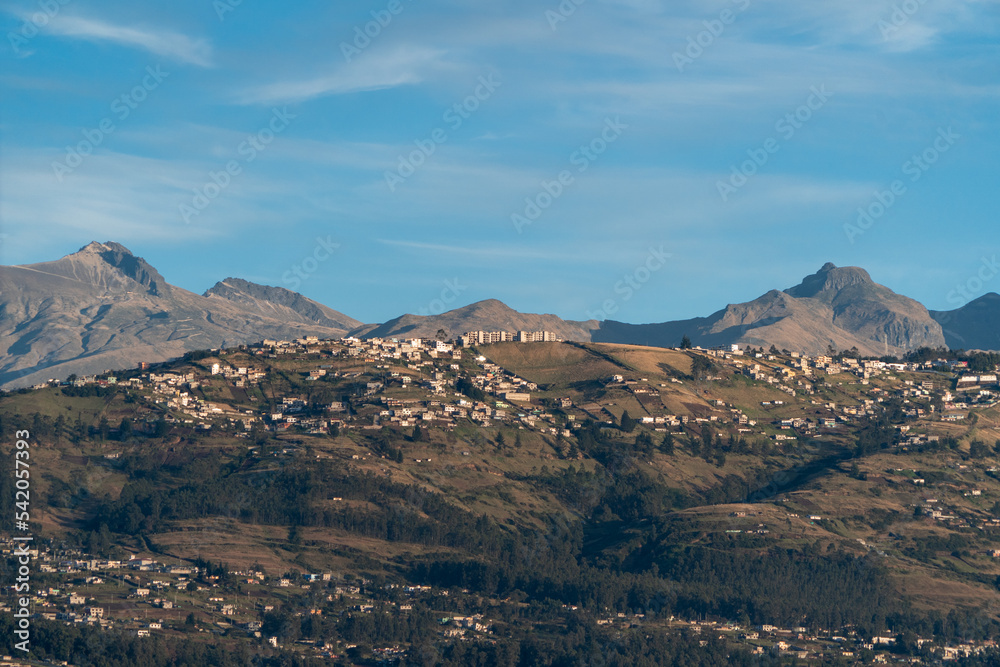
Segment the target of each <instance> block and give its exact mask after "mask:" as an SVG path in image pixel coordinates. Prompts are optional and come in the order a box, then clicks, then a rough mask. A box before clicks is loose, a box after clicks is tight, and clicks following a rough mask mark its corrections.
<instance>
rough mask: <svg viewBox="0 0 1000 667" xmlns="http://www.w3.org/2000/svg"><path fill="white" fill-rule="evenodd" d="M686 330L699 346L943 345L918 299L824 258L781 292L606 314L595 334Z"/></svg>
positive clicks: (624, 339) (679, 333)
mask: <svg viewBox="0 0 1000 667" xmlns="http://www.w3.org/2000/svg"><path fill="white" fill-rule="evenodd" d="M685 335H687V336H689V337H690V338H691V340H692V342H693V343H694V344H695V345H701V346H704V347H711V346H716V345H728V344H732V343H738V344H741V345H753V346H764V347H767V346H770V345H775V346H777V347H778V348H787V349H789V350H794V351H798V352H804V353H810V354H820V353H823V352H824V351H826V349H827V348H828V346H831V345H832V346H833V347H834V348H836V349H837V350H843V349H850V348H851V347H857V348H858V350H859V351H861V352H862V353H865V354H869V355H883V354H902V353H905V352H906V351H908V350H911V349H914V348H917V347H921V346H929V347H940V346H943V345H944V344H945V339H944V335H943V334H942V332H941V327H940V326H939V325H938V324H937V322H935V321H934V320H933V319H932V318H931V317H930V314H929V313H928V312H927V309H926V308H924V307H923V306H922V305H920V304H919V303H918V302H916V301H914V300H913V299H909V298H907V297H904V296H901V295H899V294H896V293H895V292H893V291H892V290H890V289H889V288H888V287H884V286H882V285H879V284H878V283H876V282H874V281H873V280H872V279H871V277H870V276H869V275H868V273H867V272H866V271H865V270H864V269H860V268H857V267H846V268H837V267H836V266H834V265H833V264H829V263H828V264H826V265H824V266H823V267H822V268H821V269H820V270H819V271H818V272H816V273H815V274H813V275H811V276H808V277H806V278H805V279H804V280H803V281H802V282H801V283H800V284H799V285H796V286H795V287H792V288H789V289H787V290H785V291H784V292H779V291H777V290H772V291H770V292H768V293H767V294H765V295H763V296H761V297H760V298H758V299H755V300H753V301H750V302H747V303H741V304H732V305H729V306H726V308H724V309H723V310H720V311H718V312H716V313H713V314H712V315H710V316H708V317H704V318H695V319H691V320H680V321H674V322H664V323H662V324H643V325H633V324H625V323H622V322H614V321H606V322H603V323H602V325H601V328H600V330H599V331H597V332H595V333H594V336H593V340H594V341H596V342H609V343H633V344H637V345H658V346H676V345H678V344H679V343H680V341H681V338H682V337H683V336H685Z"/></svg>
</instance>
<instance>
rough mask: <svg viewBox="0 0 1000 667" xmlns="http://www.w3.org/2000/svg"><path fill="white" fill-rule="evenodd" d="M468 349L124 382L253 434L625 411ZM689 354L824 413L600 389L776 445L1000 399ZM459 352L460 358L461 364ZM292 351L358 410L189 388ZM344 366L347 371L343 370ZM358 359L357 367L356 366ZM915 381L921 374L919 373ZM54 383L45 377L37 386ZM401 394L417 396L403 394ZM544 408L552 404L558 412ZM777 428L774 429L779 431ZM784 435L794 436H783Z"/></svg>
mask: <svg viewBox="0 0 1000 667" xmlns="http://www.w3.org/2000/svg"><path fill="white" fill-rule="evenodd" d="M531 336H532V334H531V332H517V333H510V332H494V333H493V335H492V337H491V335H490V333H489V332H475V333H473V334H465V335H464V336H462V337H461V339H460V340H463V341H468V340H470V339H473V338H476V339H478V340H481V341H486V342H484V343H478V344H477V345H480V346H485V345H489V344H490V343H498V342H505V341H526V342H527V341H532V340H537V341H539V342H541V341H549V340H550V339H551V334H548V332H544V333H543V332H539V334H538V338H537V339H533V338H532V337H531ZM476 349H478V348H476ZM469 350H470V348H469V347H466V346H461V345H459V344H457V342H444V341H440V340H428V339H419V338H417V339H409V340H395V339H393V340H382V339H378V338H373V339H368V340H358V339H355V338H345V339H340V340H319V339H318V338H316V337H306V338H301V339H297V340H293V341H277V340H265V341H262V343H261V344H259V345H257V346H241V347H240V348H239V349H235V350H224V351H218V350H216V351H215V352H216V353H217V354H218V359H219V360H218V361H216V362H213V363H212V364H211V365H210V366H208V367H207V368H206V369H204V370H203V371H202V372H198V371H196V370H191V371H189V372H185V373H177V372H171V371H164V372H156V371H151V372H148V373H142V374H139V375H135V376H134V377H131V378H128V379H123V380H122V381H121V384H122V385H124V386H127V387H130V388H133V389H137V390H146V391H149V392H150V394H151V396H152V397H153V398H154V401H155V402H156V403H157V404H158V405H160V406H161V407H164V408H166V410H167V411H168V413H169V414H168V416H167V417H166V419H167V421H171V420H173V419H176V420H179V421H181V422H183V423H187V424H192V425H195V426H196V427H198V428H202V429H210V428H212V426H213V424H214V425H216V426H219V425H221V424H225V423H229V424H236V425H240V426H242V428H243V429H244V430H245V431H249V430H250V428H251V427H252V425H253V424H254V423H260V424H263V425H265V426H266V427H267V428H269V429H271V430H278V431H281V430H289V429H292V430H305V431H307V432H310V433H328V432H329V431H330V429H332V428H336V429H351V428H356V429H362V430H377V429H380V428H382V427H383V426H385V425H392V426H398V427H404V428H407V427H413V426H415V425H418V424H422V425H425V426H434V427H438V428H445V429H453V428H454V427H455V425H456V423H458V422H459V421H460V420H469V421H471V422H472V423H474V424H476V425H479V426H482V427H490V426H496V425H498V424H502V425H505V426H514V427H517V428H526V429H532V430H538V431H542V432H546V433H549V434H552V435H558V434H562V435H563V436H564V437H570V435H571V429H572V427H573V424H574V422H576V423H581V422H582V421H583V420H586V419H592V420H595V421H599V422H609V423H611V422H613V421H615V420H617V419H618V417H620V415H617V416H616V415H615V414H613V413H612V412H610V411H609V410H607V408H606V407H604V406H601V405H598V404H595V403H584V404H580V403H579V402H576V403H575V402H574V401H573V399H572V398H570V397H568V396H565V397H564V396H557V397H554V398H552V397H549V396H548V394H549V392H543V393H542V394H541V395H540V394H539V393H538V392H539V386H538V384H537V383H535V382H531V381H530V380H527V379H525V378H521V377H518V376H517V375H515V374H514V373H512V372H510V371H508V370H506V369H504V368H502V367H501V366H500V365H498V364H496V363H493V362H491V361H490V360H489V357H488V356H486V354H488V352H489V348H488V347H484V349H483V350H482V352H483V353H485V354H481V353H479V352H470V351H469ZM692 352H693V353H696V354H699V355H704V356H705V357H707V358H710V359H713V360H716V361H717V362H718V363H720V364H721V365H723V366H725V367H727V368H729V369H731V371H732V372H734V373H738V374H741V375H743V376H745V377H747V378H750V379H752V380H754V381H755V382H760V383H765V384H766V385H767V386H770V387H772V388H774V389H777V390H779V391H781V392H783V393H785V394H787V395H788V396H789V397H790V399H795V398H796V397H798V398H800V399H803V401H804V402H808V403H809V404H810V405H815V406H819V410H817V411H816V412H818V413H819V414H820V415H821V416H816V417H807V418H790V419H772V420H768V421H765V420H755V419H751V418H750V416H748V415H747V414H746V412H745V411H744V410H742V409H741V408H740V407H737V406H731V405H728V404H726V403H725V402H724V401H721V400H713V401H711V406H712V408H713V409H712V410H711V414H708V415H707V416H704V417H702V416H693V415H690V414H669V413H667V412H666V411H665V408H664V405H663V403H662V402H660V401H659V400H658V399H659V397H660V393H661V391H662V390H663V389H664V388H665V387H667V386H668V384H667V383H664V382H651V381H650V380H649V379H648V378H645V377H640V376H639V375H638V374H635V373H631V374H628V373H626V372H623V373H615V374H612V375H609V376H607V377H606V378H603V380H604V383H605V384H606V386H607V387H609V388H617V389H621V390H623V391H625V392H627V393H628V394H630V395H631V396H633V397H634V398H635V399H636V402H637V403H639V404H640V405H641V408H642V414H637V415H632V416H633V417H634V418H636V419H637V420H638V421H639V422H640V423H642V424H646V425H651V426H653V428H654V430H656V431H660V432H666V431H668V430H671V429H674V430H676V429H678V428H681V427H682V426H684V425H685V424H687V423H688V422H689V421H692V420H693V421H694V422H696V423H704V422H713V423H717V424H719V425H729V424H735V425H736V426H737V431H738V432H740V433H742V434H745V435H746V436H748V437H749V436H761V437H767V438H770V439H771V440H776V441H784V440H789V439H794V438H795V437H797V435H813V434H816V433H822V432H823V431H830V430H836V429H838V428H840V427H842V426H844V425H848V424H852V423H856V422H857V421H858V420H860V419H862V418H865V417H869V416H872V415H874V414H875V413H876V412H877V407H878V405H879V404H880V403H882V402H884V401H885V400H887V399H890V398H898V399H900V400H902V402H903V403H904V404H905V405H906V406H907V407H906V408H905V412H906V414H907V416H911V417H920V418H934V419H938V420H944V421H951V422H955V421H961V420H964V419H965V418H966V417H967V415H968V410H969V409H970V407H972V406H977V407H984V406H985V407H990V406H992V405H995V404H996V402H997V397H998V396H1000V384H998V378H997V374H996V373H995V372H994V373H984V374H981V375H972V374H968V373H964V372H963V369H964V368H965V366H966V365H967V362H961V361H945V360H937V361H927V362H923V363H887V362H883V361H879V360H874V359H856V358H851V357H844V358H841V359H840V360H838V361H835V360H834V358H833V357H831V356H825V355H823V356H816V357H809V356H805V355H800V354H798V353H795V352H791V353H788V354H787V355H782V354H780V353H777V354H776V353H770V352H763V351H752V352H747V351H744V350H741V349H740V348H739V347H738V346H736V345H733V346H729V347H727V348H725V349H710V350H702V349H701V348H695V349H694V350H692ZM463 353H464V355H465V357H464V359H465V360H466V363H462V362H463ZM234 357H238V358H239V361H236V362H235V363H227V361H226V360H227V359H230V358H234ZM298 358H301V359H303V360H312V359H315V360H316V362H315V363H313V364H312V365H309V366H308V368H304V369H303V370H300V371H299V375H300V376H301V378H302V379H303V380H305V381H309V382H317V381H319V382H323V381H326V382H330V381H334V382H337V383H338V385H339V386H346V387H348V388H349V389H350V390H351V391H352V393H356V394H357V395H358V396H359V397H361V400H360V402H359V407H357V409H355V410H349V409H348V406H347V405H346V404H345V403H344V402H342V401H332V402H330V403H329V404H325V405H322V406H316V405H309V404H308V403H307V401H306V399H305V396H282V397H281V403H280V405H275V409H274V410H273V411H267V410H264V409H262V408H258V409H246V407H245V406H246V405H247V403H248V402H249V401H248V400H241V401H238V402H223V401H219V400H206V399H203V398H200V397H199V396H198V392H192V391H190V390H197V389H199V388H201V387H203V386H211V385H213V384H218V383H225V384H226V385H227V386H229V387H231V388H232V389H233V390H236V392H235V393H234V394H233V396H234V398H235V397H244V396H246V395H247V394H246V389H247V388H251V387H259V386H260V385H261V383H266V382H267V381H268V373H267V370H266V369H265V367H264V365H263V364H257V365H255V364H254V363H253V361H254V360H255V359H256V360H280V359H298ZM244 363H245V365H243V364H244ZM345 364H347V365H350V366H352V368H350V369H343V370H342V369H340V368H339V366H344V365H345ZM358 365H363V367H364V368H363V369H362V370H358V369H356V368H354V366H358ZM938 371H947V372H949V373H955V374H957V377H955V378H953V379H950V380H949V381H942V379H941V375H940V373H939V372H938ZM897 374H906V375H907V376H909V379H904V380H902V381H900V382H899V383H898V386H897V387H895V388H893V389H892V390H887V389H884V388H882V387H879V386H878V385H877V384H875V383H874V381H875V380H877V379H879V378H883V379H884V378H890V379H896V375H897ZM922 376H926V377H927V378H928V379H921V378H922ZM833 377H836V378H837V383H838V384H843V383H844V382H845V380H846V381H847V382H849V383H851V384H856V385H858V387H859V388H861V393H862V394H866V396H864V397H863V398H862V400H861V401H860V402H858V403H855V404H840V405H838V404H837V403H835V402H820V401H816V400H815V399H814V398H809V397H814V396H815V395H816V393H817V388H818V387H820V386H821V385H822V384H824V383H826V382H828V380H827V378H833ZM841 378H843V379H841ZM118 382H119V379H118V378H117V377H116V376H115V375H114V374H112V373H111V372H109V373H107V374H105V375H102V376H86V377H81V378H72V379H71V380H70V381H69V382H68V384H70V385H72V386H75V387H85V386H102V387H105V386H109V385H115V384H117V383H118ZM462 382H466V383H469V385H470V386H472V387H475V388H476V389H478V390H480V391H481V392H482V393H483V395H484V398H483V399H482V400H475V399H473V398H470V397H469V396H467V395H465V394H463V393H457V392H456V391H455V389H456V386H457V385H458V384H460V383H462ZM670 382H671V383H674V384H678V385H681V384H683V381H682V380H679V379H677V378H670ZM362 383H363V386H362ZM59 384H60V383H59V382H58V381H55V380H52V381H50V382H49V383H45V384H41V385H37V386H36V387H35V388H36V389H39V388H43V387H47V386H58V385H59ZM239 390H243V391H242V392H240V391H239ZM407 390H412V391H410V392H409V393H414V394H419V395H418V396H415V397H409V396H407ZM250 400H252V399H250ZM786 402H787V401H785V400H772V401H762V402H761V403H760V405H761V407H763V408H765V409H774V408H780V407H782V406H784V405H785V404H786ZM546 408H558V412H559V413H560V414H559V416H558V417H557V416H556V415H555V414H553V411H552V410H551V409H546ZM775 429H777V430H778V431H781V432H778V433H776V432H775ZM788 431H791V432H792V434H787V433H784V432H788ZM907 442H908V444H917V443H919V442H920V436H919V435H912V436H909V437H908V438H907Z"/></svg>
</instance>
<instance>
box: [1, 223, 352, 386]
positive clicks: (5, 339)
mask: <svg viewBox="0 0 1000 667" xmlns="http://www.w3.org/2000/svg"><path fill="white" fill-rule="evenodd" d="M274 289H280V288H274ZM220 291H221V290H220ZM286 291H287V290H286ZM296 296H298V295H296ZM300 298H301V299H302V301H300V300H296V299H291V303H292V304H293V305H292V306H288V305H283V304H280V303H279V304H277V305H276V308H277V309H278V310H277V313H276V314H275V315H268V314H266V313H265V312H264V309H263V308H262V307H261V304H258V306H257V307H256V308H250V307H247V306H246V305H245V304H241V303H239V300H238V299H235V300H233V299H230V298H226V297H225V296H222V295H219V294H215V295H213V296H211V297H206V296H201V295H198V294H194V293H193V292H189V291H187V290H184V289H181V288H179V287H176V286H173V285H170V284H169V283H167V282H166V280H164V278H163V277H162V276H161V275H160V274H159V272H158V271H156V269H154V268H153V267H152V266H150V265H149V264H148V263H147V262H146V261H145V260H143V259H142V258H141V257H137V256H135V255H134V254H133V253H132V252H130V251H129V250H128V248H126V247H125V246H122V245H120V244H117V243H113V242H108V243H97V242H94V243H90V244H88V245H87V246H84V247H83V248H81V249H80V250H79V251H77V252H75V253H72V254H70V255H67V256H65V257H63V258H62V259H59V260H56V261H53V262H42V263H39V264H32V265H25V266H3V267H0V385H4V386H7V387H19V386H26V385H30V384H34V383H37V382H41V381H44V380H46V379H48V378H50V377H56V378H65V377H67V376H68V375H70V374H73V373H76V374H87V373H95V372H100V371H103V370H105V369H120V368H133V367H135V366H136V364H138V363H139V362H140V361H148V362H158V361H165V360H167V359H171V358H175V357H178V356H181V355H183V354H184V353H185V352H188V351H190V350H195V349H204V348H214V347H222V346H230V345H237V344H240V343H250V342H256V341H259V340H261V339H262V338H294V337H299V336H304V335H308V334H315V335H320V336H324V337H331V338H335V337H340V336H344V335H346V334H347V332H348V328H349V326H353V325H356V324H357V321H356V320H352V319H351V318H347V317H346V316H340V314H339V313H336V311H332V310H330V309H328V308H326V307H325V306H321V305H320V304H316V303H315V302H309V300H308V299H305V298H304V297H300ZM307 302H308V303H307ZM310 309H315V310H316V312H317V313H319V315H321V316H322V319H320V320H310V318H309V316H308V313H309V312H311V310H310ZM338 316H339V318H338ZM341 320H342V321H343V326H334V325H333V323H334V322H338V321H341Z"/></svg>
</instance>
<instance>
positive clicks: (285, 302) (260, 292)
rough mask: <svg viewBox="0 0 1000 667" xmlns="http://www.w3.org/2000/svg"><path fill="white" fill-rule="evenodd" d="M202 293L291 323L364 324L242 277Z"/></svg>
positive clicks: (338, 326) (348, 326)
mask: <svg viewBox="0 0 1000 667" xmlns="http://www.w3.org/2000/svg"><path fill="white" fill-rule="evenodd" d="M202 296H206V297H209V298H218V299H225V300H226V301H229V302H232V303H234V304H236V305H238V306H239V307H240V308H242V309H243V310H244V311H246V312H253V313H257V314H258V315H260V316H261V317H270V318H274V319H278V320H284V321H288V322H296V321H297V322H302V323H305V324H320V325H322V326H325V327H331V328H334V329H344V330H351V329H355V328H357V327H359V326H361V324H362V323H361V322H359V321H358V320H356V319H354V318H353V317H348V316H347V315H344V314H343V313H338V312H337V311H336V310H333V309H332V308H327V307H326V306H324V305H323V304H321V303H318V302H316V301H313V300H312V299H308V298H306V297H304V296H302V295H301V294H299V293H298V292H292V291H290V290H287V289H285V288H283V287H268V286H267V285H258V284H257V283H252V282H249V281H247V280H243V279H242V278H226V279H225V280H221V281H219V282H217V283H215V285H213V286H212V287H210V288H209V289H208V290H206V291H205V293H204V294H203V295H202Z"/></svg>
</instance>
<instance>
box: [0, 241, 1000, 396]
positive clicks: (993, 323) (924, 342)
mask: <svg viewBox="0 0 1000 667" xmlns="http://www.w3.org/2000/svg"><path fill="white" fill-rule="evenodd" d="M998 325H1000V295H997V294H994V293H990V294H987V295H985V296H982V297H980V298H979V299H976V300H975V301H972V302H970V303H968V304H966V305H965V306H963V307H962V308H959V309H957V310H953V311H928V310H927V309H926V308H925V307H924V306H923V305H921V304H920V303H919V302H917V301H914V300H913V299H910V298H908V297H905V296H902V295H899V294H896V293H895V292H893V291H892V290H890V289H889V288H887V287H885V286H883V285H879V284H878V283H876V282H874V281H873V280H872V278H871V276H869V275H868V273H867V272H866V271H865V270H864V269H861V268H857V267H836V266H834V265H833V264H826V265H824V266H823V267H822V268H821V269H820V270H819V271H817V272H816V273H814V274H812V275H810V276H808V277H806V278H805V279H804V280H803V281H802V282H801V283H800V284H798V285H796V286H794V287H791V288H789V289H786V290H784V291H779V290H772V291H770V292H768V293H767V294H764V295H763V296H761V297H759V298H757V299H755V300H753V301H750V302H747V303H739V304H730V305H728V306H726V307H725V308H724V309H722V310H719V311H717V312H715V313H713V314H711V315H709V316H707V317H701V318H694V319H689V320H679V321H672V322H663V323H659V324H628V323H624V322H616V321H612V320H606V321H603V322H601V321H597V320H589V321H582V322H580V321H571V320H563V319H561V318H559V317H558V316H556V315H536V314H526V313H520V312H518V311H516V310H514V309H512V308H510V307H508V306H507V305H505V304H503V303H502V302H500V301H497V300H495V299H488V300H485V301H480V302H478V303H474V304H471V305H468V306H464V307H462V308H457V309H455V310H451V311H448V312H446V313H442V314H440V315H428V316H420V315H411V314H406V315H402V316H400V317H397V318H394V319H391V320H389V321H387V322H384V323H381V324H364V323H362V322H360V321H358V320H355V319H353V318H351V317H349V316H347V315H345V314H343V313H340V312H338V311H336V310H333V309H332V308H329V307H327V306H325V305H323V304H320V303H318V302H316V301H313V300H312V299H308V298H306V297H304V296H302V295H301V294H298V293H296V292H292V291H290V290H287V289H284V288H281V287H268V286H264V285H258V284H255V283H252V282H248V281H246V280H243V279H239V278H226V279H225V280H222V281H220V282H218V283H216V284H215V285H214V286H213V287H211V288H209V289H208V290H207V291H205V293H204V294H201V295H199V294H195V293H193V292H189V291H187V290H184V289H181V288H179V287H176V286H173V285H170V284H169V283H168V282H167V281H166V280H165V279H164V278H163V276H162V275H160V273H159V272H158V271H157V270H156V269H155V268H154V267H152V266H151V265H150V264H149V263H147V262H146V261H145V260H144V259H142V258H141V257H137V256H136V255H134V254H133V253H132V252H131V251H129V250H128V248H126V247H125V246H123V245H121V244H118V243H114V242H110V241H109V242H105V243H97V242H93V243H90V244H88V245H86V246H84V247H83V248H81V249H80V250H79V251H77V252H75V253H72V254H70V255H67V256H65V257H63V258H61V259H58V260H55V261H51V262H42V263H38V264H30V265H22V266H0V386H4V387H6V388H16V387H21V386H28V385H32V384H36V383H39V382H42V381H44V380H47V379H48V378H53V377H54V378H59V379H63V378H65V377H67V376H69V375H71V374H91V373H96V372H101V371H104V370H107V369H120V368H131V367H134V366H136V365H137V364H138V363H139V362H143V361H145V362H159V361H165V360H167V359H170V358H174V357H178V356H181V355H182V354H184V353H185V352H188V351H191V350H196V349H205V348H216V347H227V346H233V345H237V344H241V343H252V342H257V341H260V340H262V339H265V338H275V339H290V338H299V337H302V336H305V335H316V336H319V337H321V338H340V337H344V336H348V335H353V336H357V337H359V338H372V337H381V338H392V337H414V338H416V337H434V336H436V335H437V334H438V332H439V331H441V330H443V331H444V332H445V334H446V335H447V336H448V337H449V338H454V337H456V336H458V335H459V334H461V333H463V332H465V331H476V330H494V331H495V330H507V331H515V330H530V331H538V330H547V331H552V332H554V333H555V334H556V335H558V336H559V337H561V338H564V339H566V340H574V341H583V342H587V341H593V342H613V343H629V344H636V345H651V346H661V347H673V346H677V345H678V344H680V342H681V339H682V338H683V337H684V336H688V337H689V338H690V339H691V341H692V343H693V344H694V345H701V346H704V347H709V346H716V345H729V344H734V343H735V344H740V345H743V346H746V345H752V346H764V347H768V346H770V345H775V346H777V347H778V348H784V349H789V350H796V351H800V352H803V353H809V354H819V353H822V352H825V351H826V350H827V349H828V348H830V347H831V346H832V347H833V348H835V349H837V350H843V349H850V348H852V347H856V348H857V349H858V351H859V352H862V353H864V354H869V355H899V354H902V353H905V352H907V351H909V350H912V349H916V348H918V347H924V346H926V347H934V348H938V347H945V346H948V347H952V348H963V349H994V350H995V349H1000V333H998V332H1000V327H998Z"/></svg>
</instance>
